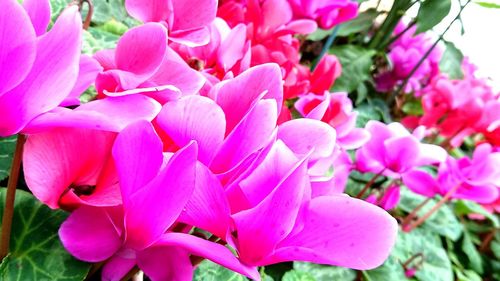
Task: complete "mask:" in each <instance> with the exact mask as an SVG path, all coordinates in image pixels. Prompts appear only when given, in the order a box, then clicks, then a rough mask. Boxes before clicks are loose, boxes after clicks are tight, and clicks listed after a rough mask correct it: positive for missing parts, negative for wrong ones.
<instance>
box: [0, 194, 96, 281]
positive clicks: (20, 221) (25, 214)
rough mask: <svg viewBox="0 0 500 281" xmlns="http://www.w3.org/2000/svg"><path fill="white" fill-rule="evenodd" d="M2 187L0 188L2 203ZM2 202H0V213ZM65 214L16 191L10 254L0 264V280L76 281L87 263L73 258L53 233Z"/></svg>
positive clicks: (55, 232)
mask: <svg viewBox="0 0 500 281" xmlns="http://www.w3.org/2000/svg"><path fill="white" fill-rule="evenodd" d="M5 193H6V189H5V188H1V189H0V202H5ZM3 208H4V204H0V216H1V215H2V214H3ZM67 215H68V214H67V213H66V212H64V211H61V210H51V209H50V208H49V207H47V206H45V205H43V204H42V203H40V202H39V201H38V200H37V199H36V198H35V197H33V195H31V194H30V193H28V192H25V191H22V190H17V191H16V201H15V204H14V217H13V224H12V233H11V235H12V236H11V237H12V238H11V244H10V253H9V255H8V256H7V257H6V258H4V260H3V261H2V264H1V265H0V280H3V281H14V280H51V281H80V280H83V279H84V278H85V276H86V275H87V273H88V271H89V269H90V264H87V263H84V262H81V261H78V260H76V259H75V258H73V257H72V256H71V255H70V254H69V253H68V252H66V250H65V249H64V247H63V246H62V244H61V242H60V241H59V237H58V235H57V231H58V229H59V226H60V224H61V223H62V222H63V221H64V220H65V219H66V217H67Z"/></svg>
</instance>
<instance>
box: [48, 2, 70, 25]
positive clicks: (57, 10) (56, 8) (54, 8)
mask: <svg viewBox="0 0 500 281" xmlns="http://www.w3.org/2000/svg"><path fill="white" fill-rule="evenodd" d="M70 2H71V0H50V8H51V18H50V22H51V23H52V24H54V23H55V22H56V19H57V17H58V16H59V14H61V12H62V11H63V10H64V8H66V7H67V6H68V4H69V3H70Z"/></svg>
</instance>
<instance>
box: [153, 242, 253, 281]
mask: <svg viewBox="0 0 500 281" xmlns="http://www.w3.org/2000/svg"><path fill="white" fill-rule="evenodd" d="M156 245H165V246H170V245H171V246H178V247H182V248H184V249H186V250H188V251H189V252H190V253H191V254H193V255H196V256H200V257H204V258H206V259H209V260H211V261H213V262H215V263H218V264H220V265H222V266H224V267H226V268H229V269H231V270H233V271H235V272H238V273H240V274H243V275H245V276H247V277H249V278H252V279H254V280H260V275H259V273H258V271H257V269H256V268H255V267H251V266H247V265H245V264H243V263H241V262H240V261H239V260H238V259H237V258H236V257H235V256H234V255H233V253H231V251H229V249H228V248H226V247H224V246H222V245H220V244H217V243H213V242H210V241H207V240H205V239H201V238H198V237H195V236H192V235H188V234H183V233H166V234H164V235H163V236H162V237H161V239H160V240H159V241H158V242H157V244H156Z"/></svg>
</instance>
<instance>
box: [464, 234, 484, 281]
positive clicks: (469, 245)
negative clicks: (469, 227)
mask: <svg viewBox="0 0 500 281" xmlns="http://www.w3.org/2000/svg"><path fill="white" fill-rule="evenodd" d="M462 251H464V253H465V254H466V255H467V259H468V260H469V264H470V268H472V269H473V270H474V271H475V272H478V273H483V261H482V259H481V255H480V254H479V251H478V250H477V248H476V246H475V245H474V243H473V242H472V239H471V237H470V234H469V233H468V232H467V231H464V235H463V239H462Z"/></svg>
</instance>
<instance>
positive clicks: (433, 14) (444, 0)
mask: <svg viewBox="0 0 500 281" xmlns="http://www.w3.org/2000/svg"><path fill="white" fill-rule="evenodd" d="M450 9H451V0H425V1H423V2H422V4H420V8H419V9H418V14H417V33H420V32H424V31H427V30H429V29H432V28H433V27H434V26H436V25H437V24H438V23H440V22H441V21H442V20H443V19H444V18H445V17H446V16H447V15H448V14H449V13H450Z"/></svg>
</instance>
